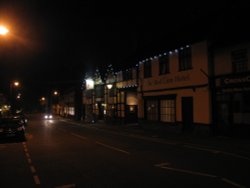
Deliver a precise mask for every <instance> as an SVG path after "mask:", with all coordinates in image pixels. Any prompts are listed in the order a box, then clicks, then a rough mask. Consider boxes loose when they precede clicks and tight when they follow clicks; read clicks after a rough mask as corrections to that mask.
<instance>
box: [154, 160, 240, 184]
mask: <svg viewBox="0 0 250 188" xmlns="http://www.w3.org/2000/svg"><path fill="white" fill-rule="evenodd" d="M168 165H169V163H159V164H156V165H154V166H155V167H159V168H162V169H166V170H171V171H175V172H181V173H186V174H191V175H197V176H205V177H210V178H219V177H218V176H216V175H213V174H207V173H203V172H196V171H191V170H184V169H179V168H171V167H168ZM219 179H220V180H222V181H224V182H225V183H227V184H230V185H233V186H235V187H239V188H245V186H243V185H240V184H238V183H236V182H234V181H232V180H229V179H227V178H223V177H221V178H219Z"/></svg>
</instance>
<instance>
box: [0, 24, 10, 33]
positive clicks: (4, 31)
mask: <svg viewBox="0 0 250 188" xmlns="http://www.w3.org/2000/svg"><path fill="white" fill-rule="evenodd" d="M8 32H9V30H8V29H7V28H6V27H5V26H3V25H1V26H0V35H6V34H7V33H8Z"/></svg>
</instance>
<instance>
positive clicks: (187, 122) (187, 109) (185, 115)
mask: <svg viewBox="0 0 250 188" xmlns="http://www.w3.org/2000/svg"><path fill="white" fill-rule="evenodd" d="M181 103H182V123H183V131H185V132H190V131H192V130H193V126H194V125H193V123H194V117H193V97H182V100H181Z"/></svg>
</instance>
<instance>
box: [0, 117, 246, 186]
mask: <svg viewBox="0 0 250 188" xmlns="http://www.w3.org/2000/svg"><path fill="white" fill-rule="evenodd" d="M229 149H230V148H229ZM249 174H250V157H249V156H248V153H245V154H244V153H239V152H238V151H235V152H234V151H232V150H230V151H229V150H223V148H219V149H218V148H217V149H215V147H208V146H205V145H201V144H194V143H191V142H184V141H183V140H182V139H176V140H175V139H174V138H171V139H169V140H168V139H164V140H163V139H161V138H154V137H148V136H145V135H140V134H135V133H134V132H129V131H126V132H122V131H117V130H111V129H100V128H97V127H95V126H93V125H83V124H80V123H76V122H71V121H69V120H64V119H60V118H56V119H54V120H51V121H50V120H43V119H42V117H41V116H38V115H36V116H31V117H30V119H29V122H28V127H27V132H26V140H23V141H22V140H18V139H14V138H13V139H11V138H4V139H1V140H0V187H1V188H9V187H10V188H12V187H13V188H16V187H22V188H29V187H43V188H58V187H59V188H70V187H81V188H85V187H130V188H131V187H137V188H138V187H184V186H185V187H202V188H205V187H250V179H249Z"/></svg>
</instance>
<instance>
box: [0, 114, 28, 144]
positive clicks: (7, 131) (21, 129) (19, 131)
mask: <svg viewBox="0 0 250 188" xmlns="http://www.w3.org/2000/svg"><path fill="white" fill-rule="evenodd" d="M25 127H26V125H25V121H23V119H22V118H21V117H20V116H15V115H8V116H4V117H1V118H0V136H16V137H19V138H22V139H24V138H25Z"/></svg>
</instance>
